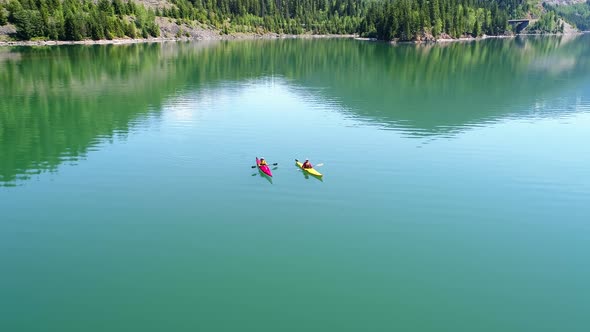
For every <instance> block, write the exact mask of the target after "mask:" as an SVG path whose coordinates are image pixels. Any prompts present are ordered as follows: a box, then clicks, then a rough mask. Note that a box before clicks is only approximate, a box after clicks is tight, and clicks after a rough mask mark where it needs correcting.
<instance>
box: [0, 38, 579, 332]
mask: <svg viewBox="0 0 590 332" xmlns="http://www.w3.org/2000/svg"><path fill="white" fill-rule="evenodd" d="M589 142H590V36H589V35H582V36H574V37H545V38H517V39H506V40H484V41H479V42H470V43H449V44H439V45H429V46H413V45H400V46H392V45H389V44H384V43H371V42H364V41H356V40H275V41H236V42H211V43H205V42H203V43H199V42H195V43H162V44H145V45H125V46H62V47H42V48H4V49H0V266H2V268H1V269H0V315H1V316H0V330H1V331H133V330H135V331H166V330H169V331H393V330H399V331H480V332H481V331H519V332H520V331H535V332H539V331H568V332H572V331H580V332H581V331H588V326H589V320H588V312H590V301H589V299H590V283H589V282H588V281H589V280H590V264H589V258H588V253H590V204H589V201H590V144H589ZM256 156H263V157H265V158H266V159H267V160H268V161H269V162H270V163H278V166H276V167H274V168H273V174H274V177H273V179H272V181H270V180H269V179H267V178H265V177H263V176H261V175H260V173H258V172H257V170H255V169H253V168H251V166H253V165H254V159H255V157H256ZM296 158H297V159H305V158H309V159H310V160H311V162H312V163H314V164H320V163H321V164H323V166H321V167H318V168H317V169H318V170H319V171H320V172H322V173H323V174H324V177H323V179H322V180H319V179H317V178H314V177H310V176H306V175H305V174H303V173H302V172H301V171H300V170H299V169H298V168H297V167H296V166H295V163H294V159H296Z"/></svg>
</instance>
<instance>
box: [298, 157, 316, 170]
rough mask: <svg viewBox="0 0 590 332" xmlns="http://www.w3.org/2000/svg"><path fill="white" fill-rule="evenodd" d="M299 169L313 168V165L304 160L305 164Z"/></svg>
mask: <svg viewBox="0 0 590 332" xmlns="http://www.w3.org/2000/svg"><path fill="white" fill-rule="evenodd" d="M301 168H306V169H309V168H313V165H312V164H311V163H310V162H309V159H305V162H304V163H303V164H302V165H301Z"/></svg>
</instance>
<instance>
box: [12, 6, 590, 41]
mask: <svg viewBox="0 0 590 332" xmlns="http://www.w3.org/2000/svg"><path fill="white" fill-rule="evenodd" d="M144 5H145V6H144ZM583 6H587V4H583ZM539 8H541V9H543V7H540V6H536V7H534V8H531V5H530V1H526V0H493V1H490V0H161V1H159V2H158V1H149V2H148V1H146V0H142V1H139V2H138V3H136V2H133V0H129V1H125V0H98V1H96V0H0V26H1V25H5V24H8V23H10V24H12V25H14V26H15V27H16V33H15V34H14V35H13V38H16V39H20V40H29V39H51V40H82V39H113V38H121V37H131V38H135V37H143V38H147V37H150V36H151V37H157V36H159V35H160V27H159V25H158V24H157V22H173V23H174V24H176V25H179V26H180V25H192V26H195V25H199V26H203V27H206V28H209V29H213V30H215V31H218V32H219V33H221V34H232V33H236V32H246V33H268V32H275V33H281V34H302V33H312V34H359V35H361V36H363V37H371V38H378V39H382V40H394V39H395V40H401V41H405V40H424V39H437V38H441V37H443V38H458V37H462V36H472V37H477V36H481V35H483V34H486V35H502V34H505V33H508V32H510V26H509V25H508V19H510V18H521V17H527V16H529V17H530V16H531V15H533V16H534V14H531V13H532V12H534V11H535V10H537V11H538V10H539ZM584 8H586V7H580V9H579V12H580V13H581V14H580V13H579V12H575V13H572V12H571V11H567V10H563V9H561V7H559V8H558V9H555V8H554V7H551V6H547V7H546V8H545V9H543V10H544V11H547V12H551V13H553V14H551V15H553V16H551V15H548V16H546V17H545V18H543V17H541V18H542V19H543V20H542V22H544V23H543V24H538V25H536V26H535V27H536V29H537V31H538V32H544V31H545V30H546V31H547V32H558V30H559V27H560V26H559V25H558V24H557V16H556V14H555V11H557V12H560V13H562V14H563V15H567V16H569V17H571V19H572V20H574V21H575V20H576V18H577V16H576V15H587V11H586V12H584V10H585V9H584ZM577 24H578V25H579V26H580V27H581V28H584V27H585V25H583V24H582V23H577ZM546 26H547V27H551V29H549V28H547V29H546V28H545V27H546ZM180 32H181V30H179V31H178V35H177V36H179V35H180Z"/></svg>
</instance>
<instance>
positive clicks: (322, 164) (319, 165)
mask: <svg viewBox="0 0 590 332" xmlns="http://www.w3.org/2000/svg"><path fill="white" fill-rule="evenodd" d="M322 166H324V163H319V164H317V165H315V167H322Z"/></svg>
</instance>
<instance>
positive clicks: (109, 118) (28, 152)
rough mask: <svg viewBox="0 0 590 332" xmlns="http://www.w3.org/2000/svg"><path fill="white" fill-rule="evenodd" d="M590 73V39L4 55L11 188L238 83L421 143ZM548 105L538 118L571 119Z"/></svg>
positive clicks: (72, 49) (0, 64) (264, 44)
mask: <svg viewBox="0 0 590 332" xmlns="http://www.w3.org/2000/svg"><path fill="white" fill-rule="evenodd" d="M589 68H590V36H588V35H585V36H579V37H574V38H571V39H567V38H565V37H544V38H525V39H520V38H517V39H510V40H497V39H495V40H485V41H480V42H472V43H450V44H442V45H428V46H413V45H403V46H391V45H389V44H385V43H368V42H361V41H355V40H277V41H240V42H215V43H163V44H136V45H124V46H113V45H110V46H62V47H42V48H34V47H27V48H4V49H0V185H15V184H18V183H19V182H20V181H23V180H26V179H28V178H30V177H31V176H34V175H36V174H39V173H41V172H44V171H56V170H57V168H58V167H59V165H61V164H63V163H74V164H75V163H76V162H77V161H78V160H80V159H83V158H85V156H86V155H87V153H88V152H89V151H92V150H93V149H99V148H100V145H101V144H104V143H107V142H109V141H113V140H118V139H126V137H127V136H128V135H129V134H131V133H133V132H134V130H141V129H142V126H146V124H145V122H146V120H147V119H155V120H156V121H157V120H158V118H159V117H160V114H161V108H162V105H163V104H165V103H166V101H167V100H169V99H171V98H174V97H176V96H178V95H180V94H183V93H187V91H194V90H199V89H201V88H203V87H205V86H206V87H207V88H208V89H211V90H212V91H215V88H216V87H218V86H220V85H222V84H223V83H224V82H228V81H231V82H238V81H245V80H252V79H256V78H263V77H279V78H281V80H283V81H284V82H286V84H288V85H289V86H290V87H292V88H293V89H303V90H304V91H306V94H311V95H312V96H313V98H316V99H318V100H319V101H320V102H324V103H331V104H332V105H333V106H334V108H335V109H338V110H341V111H342V112H343V113H344V114H345V115H347V116H350V117H354V118H355V119H358V120H360V121H362V122H365V123H368V124H374V125H377V126H380V127H382V128H383V129H392V130H398V131H401V132H404V133H405V134H406V135H407V136H409V137H421V136H427V135H442V136H445V135H452V134H453V133H456V132H461V131H464V130H466V129H468V128H471V127H473V126H477V125H479V124H485V123H488V122H494V121H498V120H501V119H503V118H507V117H515V116H516V117H519V116H529V115H530V112H536V111H535V110H532V111H531V109H532V107H531V105H534V104H535V103H538V102H539V101H545V100H550V99H551V97H552V96H558V95H560V94H562V93H563V91H568V90H570V89H572V88H573V87H579V86H580V84H581V83H585V81H588V80H589V77H590V75H588V73H589V72H590V69H589ZM574 97H575V96H574ZM566 98H569V97H566ZM572 98H573V97H572ZM514 105H517V106H518V105H520V106H521V107H520V108H519V107H514ZM557 106H559V105H557ZM518 109H522V112H520V111H515V110H518ZM543 109H544V111H543V112H545V113H534V116H556V115H557V116H559V115H560V114H562V113H563V112H564V110H560V108H559V107H549V108H543ZM547 109H549V110H551V111H547ZM570 111H572V110H570ZM574 111H575V110H574Z"/></svg>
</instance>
